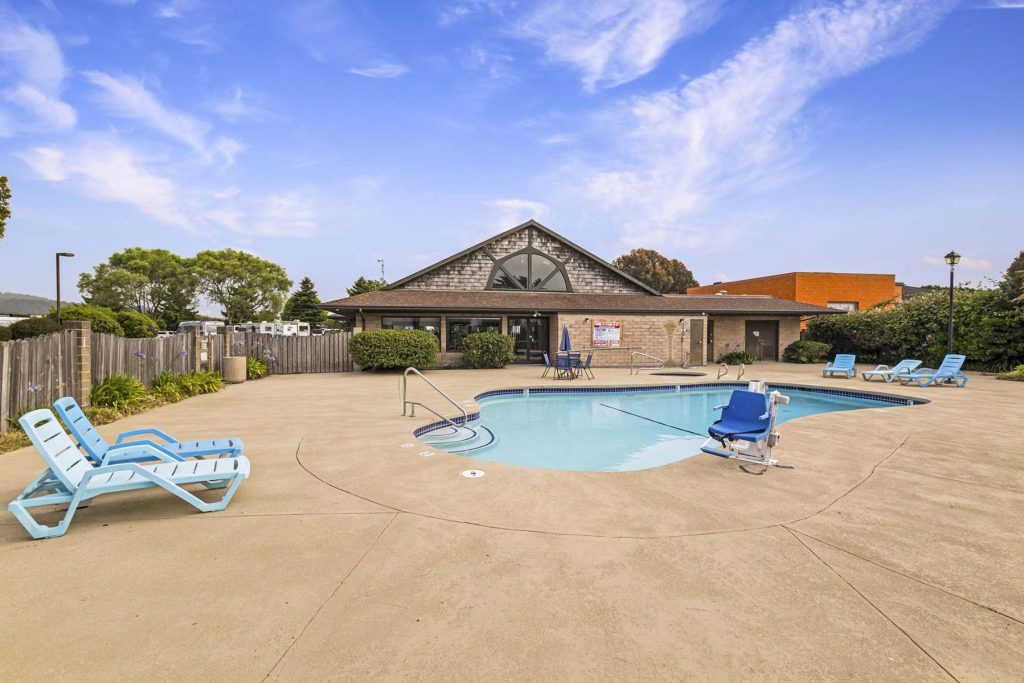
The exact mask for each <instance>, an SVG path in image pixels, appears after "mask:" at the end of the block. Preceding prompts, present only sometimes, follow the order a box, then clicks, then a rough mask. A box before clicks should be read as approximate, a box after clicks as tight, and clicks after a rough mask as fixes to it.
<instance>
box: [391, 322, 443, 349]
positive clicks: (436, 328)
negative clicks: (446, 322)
mask: <svg viewBox="0 0 1024 683" xmlns="http://www.w3.org/2000/svg"><path fill="white" fill-rule="evenodd" d="M380 326H381V327H382V328H383V329H385V330H426V331H427V332H429V333H431V334H432V335H434V336H435V337H437V347H438V348H441V319H440V318H395V317H387V316H385V317H383V318H381V320H380Z"/></svg>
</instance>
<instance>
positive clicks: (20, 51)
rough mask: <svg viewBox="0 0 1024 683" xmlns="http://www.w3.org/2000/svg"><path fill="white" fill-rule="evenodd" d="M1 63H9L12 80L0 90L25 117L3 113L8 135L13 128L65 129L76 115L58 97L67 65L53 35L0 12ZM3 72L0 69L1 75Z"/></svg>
mask: <svg viewBox="0 0 1024 683" xmlns="http://www.w3.org/2000/svg"><path fill="white" fill-rule="evenodd" d="M0 62H8V63H9V64H10V65H11V68H10V70H9V71H8V72H7V73H8V74H10V75H11V76H12V77H13V78H12V79H11V80H12V82H11V83H9V84H8V85H7V87H5V88H3V90H2V91H0V93H2V95H3V99H4V100H5V101H7V102H10V103H12V104H14V105H16V106H17V107H19V108H20V109H22V110H23V111H24V112H25V113H26V114H28V118H27V119H26V118H23V117H17V118H14V117H11V116H5V117H4V118H5V119H6V120H8V123H7V124H6V128H7V129H8V134H13V132H15V131H16V130H20V129H24V130H40V129H42V130H68V129H70V128H74V126H75V123H76V119H77V116H76V114H75V110H74V108H72V107H71V105H69V104H67V103H66V102H63V101H62V100H61V93H62V91H63V89H64V78H65V76H66V75H67V68H66V67H65V65H64V55H63V53H62V52H61V49H60V45H58V43H57V39H56V38H54V36H53V34H52V33H50V32H48V31H43V30H37V29H34V28H32V27H30V26H27V25H25V24H21V23H18V22H17V21H16V20H15V19H13V18H12V17H11V16H10V15H8V14H6V13H3V12H0ZM2 76H3V72H0V78H2Z"/></svg>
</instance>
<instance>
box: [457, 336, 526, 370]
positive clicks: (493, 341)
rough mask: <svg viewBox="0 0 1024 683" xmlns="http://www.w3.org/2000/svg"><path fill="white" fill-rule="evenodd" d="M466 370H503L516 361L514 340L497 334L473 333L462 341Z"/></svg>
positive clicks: (463, 362)
mask: <svg viewBox="0 0 1024 683" xmlns="http://www.w3.org/2000/svg"><path fill="white" fill-rule="evenodd" d="M462 351H463V357H462V364H463V365H464V366H466V367H467V368H503V367H505V366H506V365H508V364H509V363H511V362H512V361H514V360H515V359H516V352H515V339H513V338H512V337H510V336H508V335H504V334H499V333H498V332H474V333H473V334H468V335H466V337H465V338H464V339H463V340H462Z"/></svg>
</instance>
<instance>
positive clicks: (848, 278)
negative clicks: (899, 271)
mask: <svg viewBox="0 0 1024 683" xmlns="http://www.w3.org/2000/svg"><path fill="white" fill-rule="evenodd" d="M722 290H725V291H726V292H727V293H728V294H766V295H768V296H776V297H779V298H780V299H789V300H790V301H799V302H801V303H805V304H814V305H816V306H827V305H828V304H829V302H830V301H836V302H838V301H851V302H855V303H856V304H857V307H858V308H859V309H861V310H863V309H865V308H870V307H871V306H874V305H876V304H880V303H882V302H884V301H889V300H890V299H895V300H896V301H899V300H900V296H901V287H900V286H899V285H897V284H896V276H895V275H885V274H873V273H805V272H801V273H784V274H781V275H769V276H766V277H757V278H751V279H750V280H736V281H734V282H721V283H719V284H716V285H704V286H702V287H690V288H689V289H687V290H686V291H687V293H688V294H716V293H717V292H719V291H722Z"/></svg>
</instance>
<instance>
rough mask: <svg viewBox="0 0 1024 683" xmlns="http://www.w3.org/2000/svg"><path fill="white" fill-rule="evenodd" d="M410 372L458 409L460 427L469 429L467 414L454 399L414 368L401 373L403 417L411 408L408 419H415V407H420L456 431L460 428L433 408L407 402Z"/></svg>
mask: <svg viewBox="0 0 1024 683" xmlns="http://www.w3.org/2000/svg"><path fill="white" fill-rule="evenodd" d="M410 372H413V373H416V374H417V375H419V377H420V379H422V380H423V381H424V382H426V383H427V384H429V385H430V387H431V388H432V389H433V390H434V391H436V392H437V393H439V394H441V396H443V397H444V398H445V400H447V401H448V402H449V403H451V404H452V405H453V406H455V407H456V408H458V409H459V412H460V413H462V425H464V426H465V427H466V429H469V413H468V412H466V409H465V408H463V407H462V406H461V405H460V404H459V403H457V402H456V401H455V399H454V398H452V397H451V396H449V395H448V394H446V393H445V392H444V390H443V389H441V387H439V386H437V385H436V384H434V383H433V382H431V381H430V380H429V379H427V377H426V375H424V374H423V373H422V372H420V371H419V370H417V369H416V368H406V369H405V372H403V373H402V415H405V414H406V412H405V411H406V409H407V408H409V406H412V409H411V410H410V412H409V417H416V406H420V407H421V408H423V409H424V410H428V411H430V412H431V413H433V414H434V415H436V416H437V417H439V418H441V419H442V420H444V421H445V422H447V423H448V424H450V425H451V426H452V427H455V428H456V429H458V428H459V427H460V425H459V424H458V423H456V422H455V421H454V420H451V419H449V418H447V417H445V416H444V415H442V414H441V413H439V412H437V411H436V410H434V409H433V408H431V407H430V406H428V405H427V404H425V403H421V402H420V401H410V400H409V398H408V396H409V373H410ZM470 431H472V430H471V429H470Z"/></svg>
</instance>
